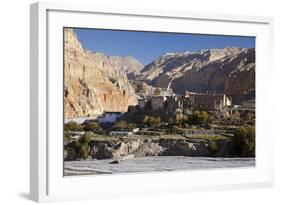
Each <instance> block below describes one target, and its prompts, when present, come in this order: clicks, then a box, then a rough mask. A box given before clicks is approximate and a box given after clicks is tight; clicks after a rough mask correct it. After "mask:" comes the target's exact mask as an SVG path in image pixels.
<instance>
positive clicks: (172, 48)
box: [74, 29, 255, 65]
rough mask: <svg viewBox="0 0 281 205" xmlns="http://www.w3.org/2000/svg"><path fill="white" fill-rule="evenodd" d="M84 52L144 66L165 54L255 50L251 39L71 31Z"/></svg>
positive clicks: (92, 30)
mask: <svg viewBox="0 0 281 205" xmlns="http://www.w3.org/2000/svg"><path fill="white" fill-rule="evenodd" d="M74 30H75V32H76V34H77V36H78V39H79V41H80V43H81V44H82V46H83V48H84V49H86V50H91V51H97V52H102V53H104V54H106V55H116V56H132V57H134V58H136V59H138V60H139V61H140V62H141V63H142V64H144V65H146V64H148V63H150V62H152V61H153V60H154V59H156V58H158V57H159V56H161V55H163V54H165V53H168V52H185V51H197V50H200V49H209V48H224V47H233V46H236V47H243V48H254V47H255V38H254V37H242V36H221V35H200V34H177V33H160V32H139V31H117V30H115V31H114V30H101V29H74Z"/></svg>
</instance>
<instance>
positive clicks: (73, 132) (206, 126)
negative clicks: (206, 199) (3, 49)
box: [30, 3, 273, 201]
mask: <svg viewBox="0 0 281 205" xmlns="http://www.w3.org/2000/svg"><path fill="white" fill-rule="evenodd" d="M272 23H273V21H272V19H271V18H268V17H251V16H235V15H222V14H202V13H193V12H183V11H155V10H138V9H122V8H97V7H95V5H81V4H79V5H75V4H58V3H36V4H33V5H31V37H30V42H31V99H30V101H31V105H30V106H31V140H30V144H31V154H30V160H31V187H30V189H31V190H30V192H31V193H30V197H31V199H32V200H34V201H51V200H71V199H84V198H85V199H88V198H92V199H95V198H101V197H114V196H130V195H139V194H151V193H155V194H157V193H175V192H187V191H194V190H195V191H202V190H212V189H216V190H220V189H231V188H250V187H265V186H271V185H272V183H273V174H272V172H273V163H272V159H271V158H272V144H273V139H272V138H273V137H272V134H271V132H272V131H271V129H270V118H271V115H270V113H269V112H268V111H267V110H266V109H263V108H264V107H267V106H270V103H271V102H270V100H269V99H268V98H267V95H268V92H267V91H268V90H269V89H270V83H269V82H270V72H269V71H270V69H271V67H272V66H271V62H272V59H271V56H272V55H271V50H272V49H271V48H272ZM265 82H266V83H265Z"/></svg>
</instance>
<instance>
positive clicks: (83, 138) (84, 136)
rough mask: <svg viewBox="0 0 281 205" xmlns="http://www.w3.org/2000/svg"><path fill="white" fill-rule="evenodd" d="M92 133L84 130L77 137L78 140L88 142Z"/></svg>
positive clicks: (83, 142)
mask: <svg viewBox="0 0 281 205" xmlns="http://www.w3.org/2000/svg"><path fill="white" fill-rule="evenodd" d="M93 137H94V135H93V134H92V133H90V132H85V133H84V134H83V135H82V136H81V137H79V138H78V142H79V143H81V144H88V143H89V142H90V141H91V139H92V138H93Z"/></svg>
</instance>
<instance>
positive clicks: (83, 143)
mask: <svg viewBox="0 0 281 205" xmlns="http://www.w3.org/2000/svg"><path fill="white" fill-rule="evenodd" d="M93 136H94V135H93V134H92V133H90V132H86V133H85V134H83V135H82V136H81V137H79V139H78V140H77V144H76V146H77V150H78V153H79V154H80V155H81V156H82V157H83V158H84V159H85V160H86V159H87V158H88V154H89V151H90V142H91V139H92V138H93Z"/></svg>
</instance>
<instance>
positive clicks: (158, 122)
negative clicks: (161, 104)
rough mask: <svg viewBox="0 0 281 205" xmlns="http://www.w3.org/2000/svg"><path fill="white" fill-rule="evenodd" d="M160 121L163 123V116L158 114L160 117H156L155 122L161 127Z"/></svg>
mask: <svg viewBox="0 0 281 205" xmlns="http://www.w3.org/2000/svg"><path fill="white" fill-rule="evenodd" d="M160 123H161V118H160V117H159V116H158V117H156V118H155V124H156V126H157V127H159V126H160Z"/></svg>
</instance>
